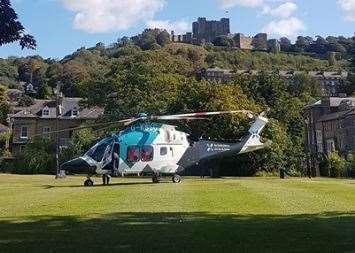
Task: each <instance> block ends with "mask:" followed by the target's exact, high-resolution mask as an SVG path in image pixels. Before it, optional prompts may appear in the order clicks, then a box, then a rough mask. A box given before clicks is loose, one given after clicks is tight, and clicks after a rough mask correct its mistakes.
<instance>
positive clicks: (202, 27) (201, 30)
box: [170, 17, 280, 51]
mask: <svg viewBox="0 0 355 253" xmlns="http://www.w3.org/2000/svg"><path fill="white" fill-rule="evenodd" d="M219 36H228V37H229V38H231V39H233V41H234V45H235V47H236V48H240V49H249V50H261V51H266V50H268V49H270V48H276V50H277V49H279V48H280V45H279V43H278V41H277V40H268V39H267V34H266V33H259V34H257V35H256V36H254V37H247V36H245V35H244V34H242V33H236V34H232V33H231V32H230V20H229V18H222V19H220V20H219V21H217V20H207V19H206V18H204V17H200V18H198V19H197V21H195V22H193V23H192V32H187V33H185V34H183V35H175V33H174V31H172V32H171V36H170V39H171V41H173V42H180V43H188V44H195V45H201V44H204V43H212V42H213V41H214V40H215V39H216V38H217V37H219Z"/></svg>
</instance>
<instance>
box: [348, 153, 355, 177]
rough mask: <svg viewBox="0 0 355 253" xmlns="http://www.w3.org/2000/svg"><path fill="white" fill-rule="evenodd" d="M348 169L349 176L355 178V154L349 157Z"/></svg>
mask: <svg viewBox="0 0 355 253" xmlns="http://www.w3.org/2000/svg"><path fill="white" fill-rule="evenodd" d="M346 168H347V171H348V176H350V177H355V152H353V153H351V154H349V155H348V157H347V164H346Z"/></svg>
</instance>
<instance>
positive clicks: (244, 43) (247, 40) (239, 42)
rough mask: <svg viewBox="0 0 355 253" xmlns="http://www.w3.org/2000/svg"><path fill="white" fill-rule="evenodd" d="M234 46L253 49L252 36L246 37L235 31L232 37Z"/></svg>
mask: <svg viewBox="0 0 355 253" xmlns="http://www.w3.org/2000/svg"><path fill="white" fill-rule="evenodd" d="M233 40H234V43H235V46H236V47H237V48H240V49H248V50H252V49H253V38H251V37H247V36H245V35H244V34H242V33H237V34H235V35H234V37H233Z"/></svg>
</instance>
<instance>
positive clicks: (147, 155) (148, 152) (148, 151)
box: [141, 146, 154, 162]
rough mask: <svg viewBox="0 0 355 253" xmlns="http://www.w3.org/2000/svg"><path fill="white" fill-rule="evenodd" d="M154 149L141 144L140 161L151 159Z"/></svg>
mask: <svg viewBox="0 0 355 253" xmlns="http://www.w3.org/2000/svg"><path fill="white" fill-rule="evenodd" d="M153 154H154V149H153V147H152V146H143V147H142V150H141V160H142V162H149V161H153Z"/></svg>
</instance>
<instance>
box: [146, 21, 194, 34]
mask: <svg viewBox="0 0 355 253" xmlns="http://www.w3.org/2000/svg"><path fill="white" fill-rule="evenodd" d="M147 26H148V27H149V28H159V29H165V30H167V31H168V32H169V33H170V32H171V31H174V32H175V34H183V33H186V32H190V31H191V22H187V21H184V20H178V21H171V20H150V21H148V22H147Z"/></svg>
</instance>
